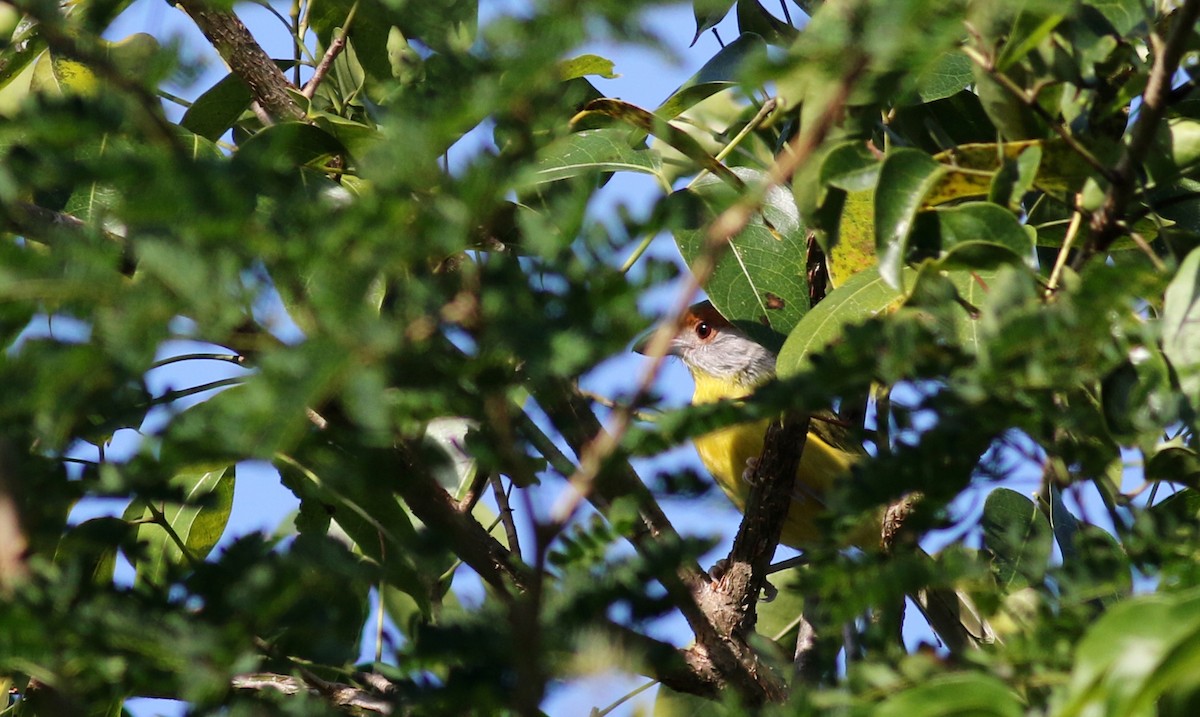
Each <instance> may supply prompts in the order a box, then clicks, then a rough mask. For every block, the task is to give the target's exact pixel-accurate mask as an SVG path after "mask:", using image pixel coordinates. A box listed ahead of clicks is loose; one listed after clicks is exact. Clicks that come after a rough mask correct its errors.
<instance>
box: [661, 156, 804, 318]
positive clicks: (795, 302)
mask: <svg viewBox="0 0 1200 717" xmlns="http://www.w3.org/2000/svg"><path fill="white" fill-rule="evenodd" d="M734 171H735V172H736V173H737V175H738V176H739V177H741V178H742V179H744V180H745V181H747V182H750V183H755V182H759V181H761V179H762V176H763V175H762V174H761V173H759V172H756V171H754V170H750V169H745V168H739V169H736V170H734ZM683 193H687V194H691V195H695V196H697V197H699V198H701V199H703V200H705V201H706V202H707V206H708V207H709V208H710V209H711V210H720V209H721V208H722V207H723V206H726V205H727V203H728V202H729V201H730V200H731V199H732V197H730V196H729V191H728V187H727V185H725V184H724V183H723V182H719V181H717V180H715V179H713V178H711V177H710V178H706V179H705V180H702V181H700V182H698V183H697V184H696V186H695V187H694V188H693V189H691V190H683V192H681V193H680V194H683ZM677 199H679V200H683V199H687V197H677ZM711 216H712V214H711V213H708V214H706V215H704V218H705V219H706V221H704V222H701V224H700V226H704V225H706V224H707V219H710V218H711ZM693 226H694V225H693ZM675 241H676V243H677V244H678V245H679V251H680V253H682V254H683V258H684V260H685V261H687V262H689V263H692V262H695V261H697V260H698V259H699V258H700V257H702V256H705V255H706V254H707V253H708V252H709V251H710V249H709V248H708V247H707V243H708V242H707V239H706V234H705V232H704V230H703V229H699V228H692V227H691V226H689V227H688V228H685V229H678V230H676V232H675ZM806 247H807V232H806V231H805V229H804V227H803V226H802V225H801V224H800V215H799V212H798V211H797V210H796V205H795V202H794V201H793V200H792V196H791V193H790V192H787V191H785V190H783V189H780V188H778V187H774V188H772V189H771V191H769V192H768V193H767V196H766V200H765V202H764V203H763V211H762V213H761V214H758V215H755V216H753V217H751V219H750V222H749V224H748V225H747V226H746V227H745V228H744V229H743V230H742V231H740V232H739V233H738V234H737V235H735V236H734V237H732V238H731V239H730V240H729V246H728V248H726V249H724V250H722V252H721V257H720V260H719V261H718V263H717V266H716V268H715V270H714V271H713V273H712V276H711V278H710V279H709V281H708V284H706V285H705V291H706V292H707V293H708V296H709V298H710V299H711V300H712V302H713V305H715V306H716V307H717V309H718V310H719V311H721V313H722V314H723V315H724V316H726V317H727V318H729V319H730V320H732V321H739V322H743V323H744V324H745V328H746V329H747V330H748V331H750V332H751V333H754V332H755V331H762V330H764V329H769V330H770V331H772V332H774V333H776V334H778V335H779V336H784V335H786V334H787V333H788V332H790V331H791V330H792V327H793V326H795V325H796V322H797V321H799V320H800V317H802V316H804V314H805V313H806V312H807V311H808V281H807V274H806V265H805V261H806V260H805V257H806V255H807V252H806ZM775 340H776V341H778V340H779V339H778V338H776V339H775Z"/></svg>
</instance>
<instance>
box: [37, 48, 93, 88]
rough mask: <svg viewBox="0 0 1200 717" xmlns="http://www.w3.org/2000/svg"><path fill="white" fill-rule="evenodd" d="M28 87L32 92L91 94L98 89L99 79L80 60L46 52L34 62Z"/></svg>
mask: <svg viewBox="0 0 1200 717" xmlns="http://www.w3.org/2000/svg"><path fill="white" fill-rule="evenodd" d="M30 87H31V89H33V91H34V92H48V93H51V94H58V95H62V94H79V95H93V94H95V93H96V92H98V91H99V90H100V80H99V79H98V78H97V77H96V73H95V72H93V71H92V69H91V68H90V67H88V66H87V65H85V64H83V63H82V62H79V61H77V60H73V59H70V58H67V57H60V56H58V55H55V54H54V53H53V52H47V53H45V54H43V55H42V56H41V57H39V58H38V60H37V62H36V63H35V64H34V68H33V80H32V82H31V84H30Z"/></svg>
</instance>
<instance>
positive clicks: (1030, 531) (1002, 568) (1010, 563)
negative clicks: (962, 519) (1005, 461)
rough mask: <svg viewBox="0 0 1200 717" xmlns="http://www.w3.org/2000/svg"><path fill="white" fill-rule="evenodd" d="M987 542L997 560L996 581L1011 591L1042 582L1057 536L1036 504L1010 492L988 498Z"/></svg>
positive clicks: (998, 491)
mask: <svg viewBox="0 0 1200 717" xmlns="http://www.w3.org/2000/svg"><path fill="white" fill-rule="evenodd" d="M981 523H982V525H983V541H984V544H985V545H986V546H987V548H988V550H989V551H990V552H991V553H992V556H993V563H992V564H993V567H994V568H995V571H996V579H997V580H998V581H999V582H1000V585H1001V586H1002V587H1004V588H1005V589H1007V590H1013V589H1016V588H1018V587H1022V586H1024V585H1028V584H1037V583H1039V582H1041V580H1042V578H1043V576H1044V575H1045V574H1046V568H1047V565H1048V562H1049V560H1050V549H1051V543H1052V541H1053V532H1052V531H1051V529H1050V523H1049V522H1048V521H1047V520H1046V516H1045V515H1044V514H1043V513H1042V511H1040V510H1039V509H1038V507H1037V505H1035V504H1034V502H1033V501H1032V500H1030V499H1029V498H1026V497H1025V496H1023V495H1021V494H1020V493H1017V492H1016V491H1014V490H1010V489H1008V488H997V489H996V490H994V491H992V492H991V493H989V494H988V497H987V501H986V502H985V503H984V506H983V518H982V520H981Z"/></svg>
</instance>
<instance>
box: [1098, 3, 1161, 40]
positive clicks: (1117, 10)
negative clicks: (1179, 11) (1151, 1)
mask: <svg viewBox="0 0 1200 717" xmlns="http://www.w3.org/2000/svg"><path fill="white" fill-rule="evenodd" d="M1088 5H1089V6H1091V7H1093V8H1095V9H1096V10H1097V11H1099V12H1100V14H1101V15H1103V16H1104V18H1105V19H1106V20H1108V22H1109V24H1110V25H1112V28H1113V30H1115V31H1116V33H1117V34H1118V35H1121V36H1124V35H1128V34H1129V33H1130V32H1131V31H1132V30H1133V29H1134V28H1136V27H1138V26H1139V25H1142V24H1144V23H1145V22H1146V21H1147V20H1149V19H1150V18H1149V17H1148V15H1147V12H1146V4H1145V3H1144V2H1142V0H1091V2H1089V3H1088Z"/></svg>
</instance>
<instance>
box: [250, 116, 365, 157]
mask: <svg viewBox="0 0 1200 717" xmlns="http://www.w3.org/2000/svg"><path fill="white" fill-rule="evenodd" d="M344 152H346V146H345V145H343V144H342V143H341V142H339V141H338V140H337V138H336V137H334V136H333V135H332V134H330V133H329V132H326V131H325V130H323V129H321V128H319V127H315V126H313V125H311V124H308V123H306V122H280V123H279V124H273V125H271V126H270V127H266V128H264V129H263V130H262V131H261V132H258V133H256V134H254V135H253V136H251V137H250V139H248V140H246V141H245V142H243V143H242V144H241V146H240V147H238V151H237V154H236V155H234V157H235V159H236V160H237V161H239V162H251V163H263V164H266V165H269V166H273V167H278V168H280V169H285V168H290V167H303V166H305V165H310V164H314V163H318V162H321V161H323V160H325V159H326V158H328V157H332V156H335V155H339V154H343V153H344Z"/></svg>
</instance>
